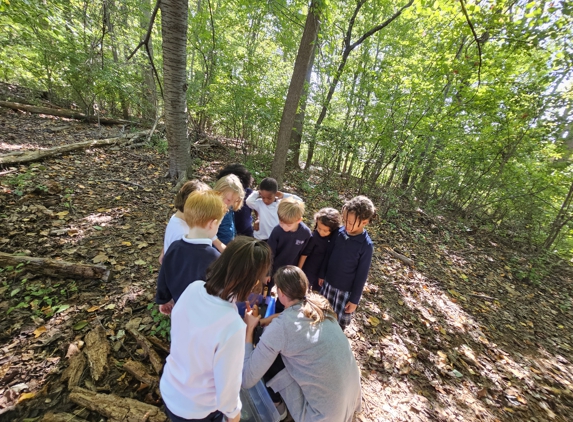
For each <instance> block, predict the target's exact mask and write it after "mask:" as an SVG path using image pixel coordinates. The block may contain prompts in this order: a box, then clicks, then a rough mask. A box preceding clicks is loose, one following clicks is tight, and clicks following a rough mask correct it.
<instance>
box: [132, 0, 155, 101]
mask: <svg viewBox="0 0 573 422" xmlns="http://www.w3.org/2000/svg"><path fill="white" fill-rule="evenodd" d="M160 5H161V0H157V3H155V7H154V8H153V13H152V14H151V18H150V19H149V26H148V27H147V32H146V34H145V38H143V40H142V41H141V42H140V43H139V44H137V47H135V50H133V52H132V53H131V54H130V55H129V56H128V57H127V60H126V61H129V59H131V58H132V57H133V56H134V54H135V53H136V52H137V50H139V49H140V48H141V47H143V46H145V51H146V52H147V57H148V58H149V63H151V68H152V69H153V74H154V75H155V78H156V79H157V84H158V85H159V90H160V91H161V98H163V86H162V85H161V80H160V79H159V74H158V73H157V69H156V68H155V63H154V62H153V56H152V55H151V51H150V50H149V41H150V39H151V31H152V30H153V24H154V23H155V17H156V16H157V12H158V11H159V6H160Z"/></svg>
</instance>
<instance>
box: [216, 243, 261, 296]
mask: <svg viewBox="0 0 573 422" xmlns="http://www.w3.org/2000/svg"><path fill="white" fill-rule="evenodd" d="M271 256H272V252H271V248H270V247H269V245H267V243H266V242H263V241H262V240H256V239H253V238H252V237H247V236H237V237H236V238H235V239H234V240H233V241H231V242H230V243H229V244H228V245H227V248H226V249H225V250H224V251H223V253H222V254H221V256H220V257H219V258H218V259H217V260H216V261H215V262H213V263H212V264H211V266H210V267H209V269H208V270H207V281H206V284H205V288H206V289H207V293H209V294H210V295H213V296H218V297H220V298H221V299H223V300H231V299H235V300H236V301H237V302H243V301H245V300H247V298H248V297H249V294H251V293H252V292H253V290H254V289H255V288H256V287H257V286H258V287H259V288H258V290H261V289H262V282H263V280H265V279H266V277H267V273H268V272H269V269H270V267H271V263H272V261H271Z"/></svg>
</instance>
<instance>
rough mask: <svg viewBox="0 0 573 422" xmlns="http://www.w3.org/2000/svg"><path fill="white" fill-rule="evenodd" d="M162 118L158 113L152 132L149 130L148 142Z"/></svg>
mask: <svg viewBox="0 0 573 422" xmlns="http://www.w3.org/2000/svg"><path fill="white" fill-rule="evenodd" d="M160 118H161V116H160V115H159V114H158V115H157V118H156V119H155V123H153V127H152V128H151V132H149V135H148V136H147V143H150V142H151V137H152V136H153V133H154V132H155V128H156V127H157V123H159V119H160Z"/></svg>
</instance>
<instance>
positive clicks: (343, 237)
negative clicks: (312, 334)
mask: <svg viewBox="0 0 573 422" xmlns="http://www.w3.org/2000/svg"><path fill="white" fill-rule="evenodd" d="M375 214H376V209H375V208H374V204H373V203H372V201H371V200H370V199H368V198H366V197H365V196H357V197H355V198H353V199H351V200H350V201H347V202H346V203H345V204H344V206H343V207H342V222H343V223H344V227H341V228H340V229H339V230H338V232H337V233H336V234H335V237H334V239H333V241H332V246H331V248H330V251H329V256H328V257H327V258H326V259H325V265H324V266H323V269H322V270H321V274H325V277H324V280H319V282H322V284H323V285H322V290H321V294H322V295H323V296H324V297H326V298H327V299H328V301H329V302H330V304H331V305H332V308H333V309H334V312H336V314H337V315H338V323H339V324H340V326H341V327H342V329H343V330H344V329H345V328H346V327H347V326H348V325H349V324H350V322H351V321H352V316H353V315H354V311H356V307H357V306H358V302H359V301H360V298H361V296H362V290H363V289H364V285H365V284H366V279H367V278H368V271H369V270H370V263H371V261H372V253H373V251H374V244H373V243H372V239H370V236H369V235H368V232H367V231H366V230H365V229H364V227H366V225H367V224H368V223H369V222H370V220H371V219H372V218H373V217H374V216H375Z"/></svg>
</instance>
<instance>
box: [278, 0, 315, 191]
mask: <svg viewBox="0 0 573 422" xmlns="http://www.w3.org/2000/svg"><path fill="white" fill-rule="evenodd" d="M318 28H319V22H318V16H317V10H316V5H315V2H314V1H313V2H311V4H310V6H309V8H308V15H307V16H306V23H305V25H304V31H303V33H302V39H301V41H300V46H299V48H298V53H297V55H296V61H295V63H294V70H293V73H292V78H291V80H290V85H289V88H288V92H287V98H286V101H285V106H284V109H283V116H282V118H281V124H280V126H279V133H278V137H277V147H276V149H275V158H274V159H273V165H272V168H271V175H272V177H274V178H275V179H276V180H277V182H278V184H279V186H282V182H283V177H284V172H285V166H286V158H287V151H288V147H289V143H290V137H291V133H292V130H293V126H294V118H295V115H296V110H297V108H298V103H299V101H300V96H301V95H302V90H303V88H304V81H305V77H306V73H307V69H308V66H309V65H310V58H311V56H312V51H313V50H314V41H315V39H316V35H317V34H318Z"/></svg>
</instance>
